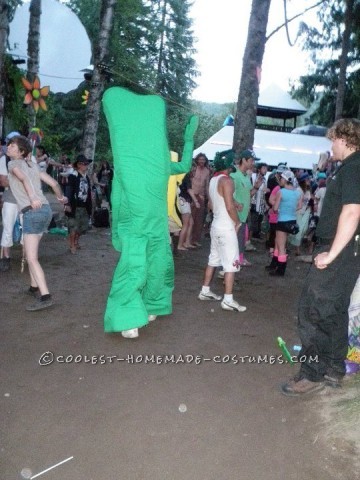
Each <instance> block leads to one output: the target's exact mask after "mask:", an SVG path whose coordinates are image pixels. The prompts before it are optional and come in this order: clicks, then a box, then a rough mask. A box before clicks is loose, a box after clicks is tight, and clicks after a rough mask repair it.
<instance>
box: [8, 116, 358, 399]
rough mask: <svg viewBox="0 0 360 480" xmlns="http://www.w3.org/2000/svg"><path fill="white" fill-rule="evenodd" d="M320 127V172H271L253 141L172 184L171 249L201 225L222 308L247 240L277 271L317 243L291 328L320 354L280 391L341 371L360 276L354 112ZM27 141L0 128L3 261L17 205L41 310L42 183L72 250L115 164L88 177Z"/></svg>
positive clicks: (183, 245) (235, 307) (195, 242)
mask: <svg viewBox="0 0 360 480" xmlns="http://www.w3.org/2000/svg"><path fill="white" fill-rule="evenodd" d="M328 137H329V138H330V140H331V141H332V151H333V157H332V158H330V156H329V154H328V153H326V154H323V155H322V156H321V158H320V161H319V164H318V169H317V170H316V171H312V172H310V171H304V170H291V169H290V168H288V167H287V165H286V164H284V163H282V164H279V165H277V166H276V167H275V168H273V170H272V172H270V171H269V167H268V165H266V164H265V163H264V162H261V161H260V159H258V158H257V157H256V155H255V153H254V152H253V151H252V150H244V151H242V152H239V153H235V156H229V155H228V154H227V153H226V154H224V155H221V154H220V155H219V156H217V158H216V159H215V161H214V163H213V165H212V166H210V165H209V161H208V159H207V157H206V155H205V154H203V153H200V154H198V155H197V156H196V157H195V159H194V161H193V166H192V168H191V171H190V172H189V173H188V174H186V175H185V177H184V178H183V180H182V182H181V184H180V185H179V189H178V206H179V211H180V214H181V218H182V229H181V231H180V233H179V238H178V243H177V250H179V251H182V252H184V254H186V252H190V251H192V250H194V249H196V248H199V247H201V245H202V243H201V242H202V238H203V235H208V236H209V237H210V253H209V258H208V263H207V265H206V268H205V272H204V278H203V284H202V287H201V290H200V292H199V294H198V299H199V300H201V301H209V300H214V301H220V302H221V308H222V309H223V310H228V311H235V312H244V311H246V307H245V306H243V305H241V304H240V303H239V302H238V301H237V300H235V299H234V298H233V285H234V280H235V274H236V273H237V272H239V270H240V269H241V268H242V267H251V262H250V261H248V260H247V259H246V258H245V254H246V252H247V251H254V250H256V247H255V246H254V245H253V242H256V241H259V240H260V241H264V242H266V243H265V244H266V247H267V248H268V250H269V255H270V257H271V262H270V264H269V265H265V269H266V270H267V271H268V273H269V275H271V276H279V277H283V276H284V275H285V272H286V268H287V263H288V255H289V253H293V254H294V255H295V256H299V255H301V253H302V250H304V249H305V248H306V251H307V253H311V254H313V259H314V261H313V263H312V265H311V267H310V271H309V275H308V277H307V281H306V285H305V287H304V290H303V292H302V294H301V298H300V304H299V335H300V339H301V342H302V350H301V355H303V356H305V357H310V356H314V355H318V357H319V359H320V360H319V362H318V363H315V364H314V363H309V362H305V363H303V364H301V370H300V372H299V374H298V375H296V376H295V377H294V378H293V379H291V380H290V381H288V382H286V383H284V384H283V385H282V387H281V390H282V392H283V393H284V394H285V395H292V396H296V395H302V394H306V393H311V392H315V391H318V390H320V389H322V388H323V387H324V386H325V384H330V385H332V386H338V385H339V384H341V380H342V378H343V376H344V374H345V367H344V359H345V357H346V351H347V325H348V311H347V309H348V307H349V303H350V295H351V292H352V289H353V288H354V285H355V282H356V280H357V278H358V276H359V258H360V245H359V243H360V242H359V221H360V163H359V162H360V153H359V152H360V122H359V121H357V120H354V119H344V120H339V121H338V122H336V123H335V124H334V126H333V127H332V128H330V129H329V132H328ZM31 152H32V147H31V145H30V143H29V141H28V140H27V139H26V138H25V137H23V136H21V135H20V134H19V133H18V132H12V133H11V134H9V135H8V136H7V138H6V151H5V152H4V153H5V154H4V155H3V156H2V157H1V159H0V185H1V186H2V187H3V188H4V189H5V191H4V194H3V206H2V219H3V232H2V238H1V262H0V266H1V268H0V269H1V270H2V271H6V270H8V269H9V265H10V248H11V246H12V243H13V228H14V223H15V221H16V218H17V216H18V214H19V213H20V214H21V217H22V218H21V222H22V230H23V245H24V251H25V256H26V259H27V262H28V266H29V272H30V286H29V289H28V290H27V293H28V294H30V295H33V296H35V297H36V299H35V303H32V304H31V305H29V306H28V307H27V310H29V311H37V310H41V309H44V308H48V307H50V306H51V305H52V298H51V294H50V292H49V289H48V286H47V283H46V279H45V275H44V271H43V269H42V267H41V265H40V263H39V260H38V249H39V244H40V240H41V238H42V235H43V233H44V232H45V231H46V229H47V228H48V225H49V223H50V220H51V218H52V212H51V209H50V206H49V202H48V200H47V198H46V196H45V195H44V193H43V190H44V187H45V188H47V187H50V188H52V190H53V191H54V193H55V195H56V198H57V199H58V201H59V202H60V203H61V204H63V205H64V211H65V215H66V216H67V217H68V231H69V241H70V251H71V253H72V254H75V253H76V252H77V250H78V249H79V248H80V244H79V238H80V236H81V235H82V234H83V233H85V232H86V231H87V230H88V228H89V218H90V217H91V214H92V210H93V199H94V195H93V194H92V192H94V191H97V189H99V187H100V188H102V189H103V190H102V193H101V194H103V195H104V196H105V197H106V199H107V201H108V204H109V207H110V209H111V197H110V196H111V183H112V176H113V172H112V168H111V167H110V165H109V163H108V162H103V163H102V164H101V166H100V168H99V169H98V170H96V169H95V170H94V171H93V173H92V176H89V175H88V173H87V171H88V168H89V165H90V164H91V163H92V160H91V159H88V158H86V157H85V156H84V155H82V154H80V155H78V156H77V157H76V159H75V162H73V163H71V162H70V161H69V159H68V158H67V157H65V156H64V157H62V158H61V159H60V161H59V162H55V161H50V160H49V156H48V155H47V154H46V151H45V150H44V149H43V148H42V147H41V146H38V147H37V148H36V155H35V158H32V156H31ZM49 167H51V169H50V170H49ZM204 230H205V232H204ZM304 240H306V246H305V243H304ZM189 254H190V253H189ZM216 269H218V274H219V275H220V276H221V277H222V278H223V279H224V293H223V295H218V294H217V293H214V292H213V291H212V290H211V289H210V285H211V282H212V279H213V277H214V273H215V271H216Z"/></svg>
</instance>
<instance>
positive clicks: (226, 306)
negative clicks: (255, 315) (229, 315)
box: [221, 300, 246, 312]
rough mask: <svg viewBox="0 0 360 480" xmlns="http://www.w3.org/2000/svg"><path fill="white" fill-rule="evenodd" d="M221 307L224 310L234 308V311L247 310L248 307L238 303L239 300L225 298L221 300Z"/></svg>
mask: <svg viewBox="0 0 360 480" xmlns="http://www.w3.org/2000/svg"><path fill="white" fill-rule="evenodd" d="M221 308H222V309H223V310H232V311H234V312H245V311H246V307H243V306H242V305H240V304H238V302H236V301H235V300H233V301H232V302H225V300H223V301H222V302H221Z"/></svg>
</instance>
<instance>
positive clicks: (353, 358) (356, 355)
mask: <svg viewBox="0 0 360 480" xmlns="http://www.w3.org/2000/svg"><path fill="white" fill-rule="evenodd" d="M347 359H348V360H350V362H353V363H360V350H359V349H358V348H356V347H353V348H351V349H349V351H348V354H347Z"/></svg>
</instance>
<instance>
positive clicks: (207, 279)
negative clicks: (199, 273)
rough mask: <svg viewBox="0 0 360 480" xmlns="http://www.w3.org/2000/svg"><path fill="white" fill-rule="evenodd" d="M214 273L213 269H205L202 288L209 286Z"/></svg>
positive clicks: (209, 267) (208, 267)
mask: <svg viewBox="0 0 360 480" xmlns="http://www.w3.org/2000/svg"><path fill="white" fill-rule="evenodd" d="M214 272H215V267H211V266H210V265H208V266H207V267H206V269H205V273H204V282H203V286H204V287H209V286H210V283H211V280H212V278H213V276H214Z"/></svg>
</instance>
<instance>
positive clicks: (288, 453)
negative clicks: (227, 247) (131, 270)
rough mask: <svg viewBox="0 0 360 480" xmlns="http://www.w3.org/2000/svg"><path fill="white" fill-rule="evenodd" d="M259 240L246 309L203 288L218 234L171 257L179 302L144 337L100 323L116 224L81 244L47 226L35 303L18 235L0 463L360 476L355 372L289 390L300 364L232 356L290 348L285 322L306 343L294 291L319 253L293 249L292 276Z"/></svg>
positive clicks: (202, 474)
mask: <svg viewBox="0 0 360 480" xmlns="http://www.w3.org/2000/svg"><path fill="white" fill-rule="evenodd" d="M257 246H258V250H257V252H254V253H251V254H249V255H248V258H249V260H251V261H252V262H253V266H252V267H250V268H244V269H243V270H242V271H241V272H240V273H239V274H238V277H237V280H238V283H237V285H236V287H235V292H234V294H235V295H234V296H235V298H236V299H237V300H238V301H240V303H242V304H244V305H246V306H247V308H248V309H247V311H246V312H245V313H233V312H224V311H223V310H221V308H220V305H219V303H217V302H200V301H199V300H198V299H197V294H198V291H199V287H200V286H201V280H202V273H203V268H204V266H205V264H206V260H207V255H208V247H209V241H208V240H207V239H206V240H205V241H204V244H203V246H202V247H201V248H199V249H198V250H196V251H191V252H182V253H181V254H178V255H177V256H176V257H175V266H176V288H175V291H174V302H173V303H174V313H173V314H172V315H170V316H166V317H162V318H158V319H157V320H156V321H155V322H152V323H151V324H150V325H149V326H148V327H146V328H143V329H141V331H140V337H139V338H138V339H136V340H129V339H124V338H122V337H121V336H120V335H118V334H111V335H109V334H104V332H103V323H102V322H103V313H104V307H105V302H106V298H107V294H108V291H109V287H110V283H111V278H112V273H113V270H114V267H115V264H116V262H117V259H118V254H117V253H116V252H115V251H114V250H113V248H112V246H111V240H110V230H109V229H95V228H93V229H92V230H91V231H89V233H88V234H87V235H86V236H84V237H83V239H82V249H81V250H80V251H79V252H78V254H77V255H71V254H70V253H69V251H68V245H67V240H66V238H64V237H62V236H60V235H51V234H47V235H45V236H44V239H43V241H42V245H41V262H42V264H43V267H44V269H45V272H46V275H47V279H48V282H49V285H50V289H51V292H52V294H53V297H54V300H55V305H54V306H53V307H52V308H51V309H49V310H47V311H46V310H45V311H43V312H33V313H32V312H26V311H25V306H26V304H27V302H29V298H26V295H24V294H23V293H21V291H22V290H23V289H24V287H25V286H26V285H27V284H28V274H27V273H26V272H25V273H23V274H21V273H20V257H21V250H20V248H19V247H15V248H14V251H13V257H14V258H13V265H12V269H11V271H10V272H7V273H2V274H1V277H0V281H1V289H0V302H1V310H0V311H1V327H2V342H1V343H2V345H1V373H2V375H1V379H2V381H1V394H0V408H1V412H2V417H3V421H2V435H1V461H0V464H1V467H0V478H1V479H2V480H13V479H22V478H35V477H36V478H41V479H44V480H45V479H46V480H115V479H124V480H138V479H139V480H147V479H152V480H168V479H171V480H180V479H181V480H184V479H185V480H215V479H216V480H234V479H240V480H255V479H265V480H279V479H286V480H298V479H299V480H300V479H301V480H304V479H305V480H306V479H316V480H335V479H336V480H350V479H351V480H353V479H354V478H356V474H355V473H354V472H356V471H358V466H356V461H357V458H359V456H358V455H359V445H360V437H359V415H358V411H359V409H358V407H359V401H358V400H357V395H358V392H359V384H360V383H359V381H358V378H356V377H351V378H349V379H348V380H347V382H346V385H345V387H344V388H343V389H341V390H334V389H330V388H327V389H325V390H323V391H322V392H321V393H319V394H317V395H315V396H312V397H308V398H305V399H297V398H287V397H284V396H283V395H281V394H280V392H279V388H278V385H279V384H280V383H281V382H282V381H283V380H285V379H286V378H287V377H289V376H291V375H293V374H294V373H295V372H296V367H294V366H291V365H289V364H279V363H274V364H272V363H270V361H269V363H265V362H262V363H256V362H254V363H250V362H249V361H244V363H242V361H241V360H239V363H237V364H236V363H235V362H234V361H232V360H230V361H228V362H227V359H228V358H229V357H230V358H231V357H233V356H234V355H238V357H240V356H247V355H249V356H254V357H257V356H258V355H261V356H264V355H268V356H270V355H279V354H280V351H279V350H278V348H277V346H276V343H275V340H276V337H278V336H281V337H283V338H284V339H285V340H286V342H287V344H288V345H289V346H292V345H294V344H298V343H299V339H298V337H297V332H296V300H297V297H298V295H299V291H300V288H301V285H302V284H303V282H304V278H305V275H306V271H307V269H308V265H307V264H305V263H299V262H295V260H294V259H293V258H291V259H290V262H289V268H288V272H287V274H286V276H285V277H284V278H271V277H269V276H268V275H267V274H265V272H264V265H266V263H267V261H268V259H267V255H266V252H265V247H264V244H261V243H258V244H257ZM213 290H214V291H215V292H218V293H221V292H222V281H221V280H219V279H214V284H213ZM45 352H52V355H53V359H54V361H53V363H51V364H49V365H47V366H41V365H40V364H39V360H40V358H41V359H42V361H43V362H45V361H46V360H47V359H48V358H50V356H51V354H47V355H43V354H44V353H45ZM101 356H104V357H112V359H111V360H110V359H109V358H106V361H105V360H104V357H101ZM146 356H148V358H147V359H145V357H146ZM151 356H154V357H153V360H154V361H152V357H151ZM165 356H168V359H167V362H168V363H165ZM171 356H173V357H171ZM186 356H187V357H186ZM191 356H193V357H196V356H202V358H203V360H202V361H201V362H199V361H195V359H193V360H192V357H191ZM75 357H76V359H75ZM56 358H58V360H59V361H56ZM213 358H214V360H213ZM219 358H221V359H223V362H221V363H218V362H217V361H216V360H218V359H219ZM65 359H66V361H64V360H65ZM205 359H206V360H205ZM182 360H183V361H182ZM191 360H192V361H191ZM103 362H104V363H103ZM68 459H69V460H68ZM64 460H68V461H66V462H65V463H63V464H61V465H58V466H57V467H56V468H54V469H52V470H49V471H45V470H47V469H48V468H50V467H52V466H54V465H56V464H58V463H60V462H62V461H64ZM41 472H44V473H42V474H41V475H39V476H38V473H41Z"/></svg>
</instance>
